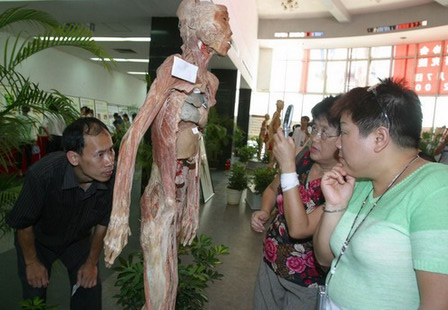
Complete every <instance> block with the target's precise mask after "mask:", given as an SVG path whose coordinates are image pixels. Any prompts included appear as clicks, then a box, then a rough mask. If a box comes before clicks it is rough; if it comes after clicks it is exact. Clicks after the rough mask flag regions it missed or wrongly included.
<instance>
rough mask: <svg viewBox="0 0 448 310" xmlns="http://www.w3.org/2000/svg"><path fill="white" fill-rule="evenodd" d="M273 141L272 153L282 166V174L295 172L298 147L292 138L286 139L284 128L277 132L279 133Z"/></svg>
mask: <svg viewBox="0 0 448 310" xmlns="http://www.w3.org/2000/svg"><path fill="white" fill-rule="evenodd" d="M273 139H274V147H273V149H272V152H273V154H274V157H275V159H276V160H277V162H278V164H279V166H280V169H281V172H282V173H288V172H295V171H296V164H295V156H296V145H295V143H294V140H293V139H292V138H291V137H287V138H285V136H284V133H283V129H282V128H279V129H278V130H277V133H276V134H275V135H274V137H273Z"/></svg>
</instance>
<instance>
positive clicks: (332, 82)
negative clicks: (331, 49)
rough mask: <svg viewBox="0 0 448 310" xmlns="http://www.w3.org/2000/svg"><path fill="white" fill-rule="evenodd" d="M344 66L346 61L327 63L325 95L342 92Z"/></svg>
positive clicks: (345, 70)
mask: <svg viewBox="0 0 448 310" xmlns="http://www.w3.org/2000/svg"><path fill="white" fill-rule="evenodd" d="M346 66H347V62H346V61H329V62H328V63H327V83H326V92H327V93H342V92H344V82H345V73H346V72H347V69H346Z"/></svg>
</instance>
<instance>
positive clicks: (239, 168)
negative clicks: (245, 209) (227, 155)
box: [227, 162, 249, 205]
mask: <svg viewBox="0 0 448 310" xmlns="http://www.w3.org/2000/svg"><path fill="white" fill-rule="evenodd" d="M248 181H249V178H248V176H247V173H246V167H245V166H244V165H243V164H242V163H240V162H235V163H234V164H233V165H232V167H231V168H230V174H229V179H228V184H227V204H228V205H238V204H239V203H240V200H241V194H242V193H243V191H244V190H245V189H246V188H247V183H248Z"/></svg>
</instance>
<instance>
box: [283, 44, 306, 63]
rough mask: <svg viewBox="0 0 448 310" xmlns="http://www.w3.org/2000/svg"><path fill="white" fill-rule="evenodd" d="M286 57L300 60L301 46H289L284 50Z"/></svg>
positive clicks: (301, 56) (301, 54) (301, 55)
mask: <svg viewBox="0 0 448 310" xmlns="http://www.w3.org/2000/svg"><path fill="white" fill-rule="evenodd" d="M286 53H287V55H286V59H288V60H302V58H303V48H301V47H296V46H294V47H290V48H288V49H287V50H286Z"/></svg>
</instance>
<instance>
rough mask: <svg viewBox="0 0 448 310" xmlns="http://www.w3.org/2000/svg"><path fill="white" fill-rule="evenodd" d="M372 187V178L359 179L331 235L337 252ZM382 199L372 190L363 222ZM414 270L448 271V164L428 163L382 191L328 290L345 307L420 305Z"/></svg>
mask: <svg viewBox="0 0 448 310" xmlns="http://www.w3.org/2000/svg"><path fill="white" fill-rule="evenodd" d="M371 189H372V183H371V182H370V181H359V182H357V184H356V187H355V192H354V194H353V197H352V199H351V200H350V203H349V206H348V209H347V211H346V212H345V214H344V216H343V217H342V218H341V220H340V222H339V223H338V225H337V227H336V229H335V231H334V233H333V235H332V237H331V240H330V244H331V249H332V251H333V254H334V255H335V257H337V256H338V254H339V252H340V250H341V247H342V244H343V242H344V240H345V238H346V237H347V234H348V232H349V230H350V227H351V225H352V223H353V221H354V219H355V217H356V214H357V213H358V211H359V209H360V208H361V205H362V202H363V201H364V199H365V197H366V196H367V195H368V193H369V192H370V191H371ZM377 199H378V197H376V198H373V196H372V193H370V195H368V198H367V203H366V204H365V207H364V208H363V210H362V211H361V213H360V215H359V217H358V223H359V222H360V220H362V219H363V218H364V216H365V215H366V213H367V212H368V211H369V210H370V208H372V205H373V203H374V202H375V201H376V200H377ZM355 227H356V225H355ZM334 263H335V260H333V264H334ZM415 270H422V271H428V272H435V273H443V274H448V166H446V165H442V164H438V163H428V164H426V165H424V166H422V167H420V168H419V169H417V170H416V171H414V172H413V173H412V174H411V175H409V176H408V177H407V178H406V179H404V180H403V181H401V182H400V183H398V184H397V185H395V186H393V187H392V188H391V189H390V190H389V191H388V192H387V193H386V194H385V195H384V196H383V198H382V199H381V200H380V201H379V203H378V205H377V206H376V208H375V209H374V210H373V211H372V213H371V214H370V215H369V216H368V217H367V219H366V220H365V222H364V223H363V224H362V226H361V227H360V229H359V230H358V232H357V233H356V234H355V236H354V237H353V239H352V240H351V242H350V244H349V246H348V248H347V250H346V252H345V254H344V255H343V256H342V258H341V260H340V262H339V264H338V266H337V269H336V271H335V273H334V275H333V277H332V279H331V281H330V283H329V287H328V293H329V295H330V297H331V299H332V300H333V301H334V302H335V303H336V304H337V305H339V306H341V307H343V308H346V309H363V310H366V309H382V310H385V309H407V310H409V309H418V307H419V305H420V297H419V291H418V286H417V278H416V274H415ZM327 280H328V277H327Z"/></svg>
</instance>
